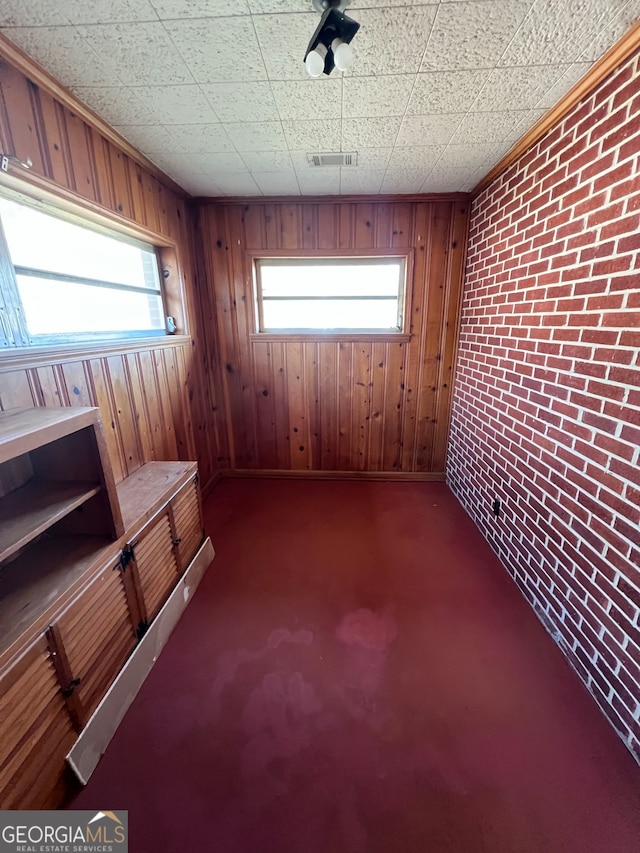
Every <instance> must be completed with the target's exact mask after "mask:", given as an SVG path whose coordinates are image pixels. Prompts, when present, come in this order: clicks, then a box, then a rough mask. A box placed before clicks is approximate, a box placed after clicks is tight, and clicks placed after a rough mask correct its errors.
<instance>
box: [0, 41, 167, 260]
mask: <svg viewBox="0 0 640 853" xmlns="http://www.w3.org/2000/svg"><path fill="white" fill-rule="evenodd" d="M1 35H2V34H1V33H0V36H1ZM0 187H4V188H5V189H6V190H8V191H9V193H12V194H15V195H16V196H17V197H20V196H21V197H22V198H23V199H25V200H26V199H31V200H32V201H34V202H37V203H40V202H41V203H43V204H45V205H46V206H47V207H49V208H56V209H58V210H60V211H62V212H63V213H64V214H66V216H67V218H69V219H71V221H76V222H77V224H78V225H85V226H86V223H87V222H92V223H93V224H94V225H97V226H99V227H101V228H102V229H105V228H106V227H108V228H113V230H114V231H118V232H120V233H121V234H125V235H126V236H128V237H132V238H133V239H134V240H141V241H143V242H147V243H152V244H153V245H154V246H159V247H161V248H168V249H173V250H174V251H177V247H178V244H177V243H176V241H175V240H173V239H172V238H171V237H168V236H167V235H166V234H161V233H160V232H159V231H152V230H151V229H150V228H147V227H146V226H144V225H142V224H140V223H138V222H136V221H135V220H133V219H127V218H125V217H124V216H123V215H122V214H118V213H116V212H115V211H112V210H109V209H108V208H106V207H102V205H100V204H98V203H97V202H95V201H90V200H89V199H87V198H84V197H83V196H81V195H78V193H75V192H74V191H73V190H70V189H67V188H66V187H63V186H61V185H60V184H56V183H55V182H54V181H52V180H50V179H49V178H46V177H44V175H38V174H37V173H36V172H28V171H27V170H26V169H21V170H20V171H19V172H14V173H12V172H0ZM7 194H8V193H7ZM45 212H49V213H51V210H49V211H46V210H45ZM80 214H82V215H80Z"/></svg>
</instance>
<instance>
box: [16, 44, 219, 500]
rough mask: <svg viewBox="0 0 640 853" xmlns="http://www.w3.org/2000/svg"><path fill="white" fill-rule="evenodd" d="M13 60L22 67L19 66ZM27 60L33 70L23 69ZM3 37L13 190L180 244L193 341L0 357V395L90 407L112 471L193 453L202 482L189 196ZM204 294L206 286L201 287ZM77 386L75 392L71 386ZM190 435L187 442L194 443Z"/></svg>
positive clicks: (205, 364) (211, 463) (202, 408)
mask: <svg viewBox="0 0 640 853" xmlns="http://www.w3.org/2000/svg"><path fill="white" fill-rule="evenodd" d="M18 66H19V67H18ZM31 66H32V70H29V69H30V68H31ZM61 91H62V90H61V87H60V86H59V84H56V83H55V81H53V80H51V78H48V77H47V75H46V74H44V72H42V69H39V68H38V67H37V66H35V65H33V64H31V65H30V61H29V60H27V59H26V58H25V57H24V55H23V54H21V53H20V51H18V50H17V49H16V48H15V47H14V46H12V45H11V44H10V43H9V42H7V41H6V39H2V38H1V37H0V152H1V153H3V154H7V155H13V156H15V157H16V158H17V159H18V160H20V161H25V160H27V158H29V159H30V160H31V161H32V164H33V165H32V167H31V169H30V170H29V172H25V171H24V170H23V169H21V167H20V166H17V165H15V163H12V164H11V168H10V172H11V174H10V175H9V176H8V177H6V176H5V177H2V178H0V180H2V181H5V182H9V183H10V185H11V186H12V187H13V188H16V187H17V188H20V184H21V182H23V183H24V188H25V192H28V191H29V187H33V186H36V187H37V188H38V189H44V190H47V191H50V192H53V194H54V195H56V196H58V197H60V198H64V199H65V200H66V202H67V203H69V201H71V202H73V201H77V202H79V203H80V204H81V205H84V207H86V208H87V209H88V210H89V211H91V212H93V213H96V212H97V213H104V214H105V215H108V216H110V217H111V219H113V218H114V215H115V217H116V218H117V219H118V220H119V221H121V222H122V223H125V224H127V223H128V224H129V225H130V224H132V223H134V224H135V225H137V226H141V227H142V228H145V229H148V230H149V231H151V232H154V233H156V234H159V235H163V236H165V237H166V238H167V242H171V243H173V244H175V246H176V247H177V263H176V264H175V268H172V269H171V273H172V275H177V277H178V279H179V280H178V281H177V282H176V281H174V282H173V290H172V292H173V293H174V294H179V293H180V292H182V293H183V294H184V301H185V302H186V314H185V320H186V322H185V328H184V329H183V330H181V331H188V332H189V334H190V335H191V337H192V340H189V339H187V338H182V341H179V340H178V339H176V340H175V346H171V345H169V346H162V347H161V348H158V349H149V348H146V349H145V347H144V343H142V344H141V345H140V346H139V347H138V348H137V351H132V350H131V348H122V351H117V350H116V351H114V350H113V348H112V347H109V348H106V347H105V348H104V357H100V356H101V355H102V353H100V352H97V353H96V352H95V351H94V352H93V353H92V354H91V357H87V358H76V357H75V356H69V357H66V358H58V357H57V356H56V353H55V352H54V353H53V354H50V357H49V363H46V362H43V361H42V358H41V356H39V355H38V353H37V352H36V351H35V350H34V353H33V358H32V359H30V358H27V359H26V360H24V359H23V360H22V361H20V363H19V364H16V363H15V354H12V353H10V352H6V351H5V352H4V353H0V401H1V405H2V407H3V408H7V407H9V406H17V405H51V404H54V405H55V404H58V405H69V404H73V403H78V404H81V405H93V404H95V405H99V406H100V408H101V410H102V417H103V420H104V423H105V427H106V432H107V435H108V436H109V441H110V449H111V455H112V457H113V463H114V467H115V470H116V476H117V477H118V479H120V478H121V477H123V476H125V475H126V474H127V473H131V471H132V470H135V468H136V467H137V466H138V465H140V464H142V463H143V462H145V461H147V460H149V459H169V460H171V459H177V458H183V459H186V458H193V457H194V454H195V453H196V449H197V459H198V462H199V466H200V472H201V478H202V482H203V484H204V486H205V487H206V485H207V483H208V482H210V481H211V479H212V478H213V477H214V475H215V473H216V471H217V470H218V467H219V465H218V462H217V455H218V451H217V447H216V443H215V429H216V427H217V424H214V410H215V409H216V404H215V401H214V395H215V387H216V381H217V380H216V378H215V377H216V375H217V369H216V368H215V365H214V364H213V362H212V360H211V359H210V357H209V354H208V349H207V341H206V339H205V337H204V335H203V325H202V319H201V318H202V317H203V316H204V312H203V310H202V308H201V305H200V296H199V288H198V284H197V280H196V278H197V270H196V265H195V262H194V261H195V258H194V244H193V239H194V234H193V218H192V212H191V209H190V199H189V197H188V196H187V195H186V193H182V192H181V191H180V189H179V188H178V187H177V186H176V185H174V184H172V182H171V181H170V180H169V179H167V178H163V176H162V175H161V173H159V171H158V170H157V169H155V168H154V167H153V166H152V165H151V164H145V161H144V158H142V157H141V156H140V157H136V156H135V152H134V151H133V150H132V149H131V147H130V146H127V145H126V144H124V143H123V144H122V145H121V146H120V145H118V144H116V142H117V137H115V134H113V132H111V133H110V132H109V129H108V128H106V126H105V125H104V124H103V123H101V122H99V121H95V122H94V121H91V116H90V114H89V115H88V111H87V110H86V109H81V108H80V105H79V104H78V103H77V102H75V101H74V99H73V97H72V96H67V95H65V93H64V91H62V94H60V92H61ZM202 290H203V291H204V292H205V293H206V288H202ZM76 389H77V390H76ZM194 437H195V442H194Z"/></svg>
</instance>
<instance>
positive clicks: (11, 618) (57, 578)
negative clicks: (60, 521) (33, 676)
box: [0, 535, 118, 658]
mask: <svg viewBox="0 0 640 853" xmlns="http://www.w3.org/2000/svg"><path fill="white" fill-rule="evenodd" d="M109 552H111V553H112V554H113V559H114V563H115V561H116V559H117V557H118V550H117V548H115V547H114V545H113V543H112V542H109V540H108V539H107V538H106V537H102V536H55V537H52V536H48V535H45V536H44V537H43V538H42V539H40V541H38V542H36V543H34V544H33V545H32V546H31V547H30V548H29V549H28V550H27V551H25V552H24V553H23V554H21V555H20V556H19V557H18V558H17V559H16V560H14V561H13V562H12V563H9V564H8V565H6V566H3V567H2V568H1V569H0V658H1V657H2V655H3V653H4V652H5V651H6V650H7V649H8V648H9V647H10V646H11V644H12V643H13V642H14V641H15V640H17V639H19V638H20V636H21V635H22V634H23V633H24V632H25V631H26V630H28V629H30V628H33V627H35V626H41V627H46V619H47V617H48V615H49V613H50V611H51V609H52V608H55V609H59V608H60V604H61V600H63V599H64V598H68V596H69V595H70V594H71V593H72V592H73V591H74V590H76V589H77V588H78V587H79V586H80V585H81V583H82V581H83V579H85V580H86V579H88V578H89V577H91V570H92V569H93V568H95V567H96V566H98V565H101V564H104V562H105V561H106V560H107V559H108V557H109ZM85 575H86V578H85Z"/></svg>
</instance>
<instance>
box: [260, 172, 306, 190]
mask: <svg viewBox="0 0 640 853" xmlns="http://www.w3.org/2000/svg"><path fill="white" fill-rule="evenodd" d="M251 177H252V178H253V180H254V181H255V182H256V184H257V185H258V189H259V190H260V192H262V193H264V195H300V187H299V186H298V180H297V178H296V173H295V172H294V171H293V169H291V170H289V171H287V172H252V173H251Z"/></svg>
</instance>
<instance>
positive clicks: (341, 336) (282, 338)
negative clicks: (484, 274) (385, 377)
mask: <svg viewBox="0 0 640 853" xmlns="http://www.w3.org/2000/svg"><path fill="white" fill-rule="evenodd" d="M249 339H250V340H251V343H252V344H256V343H261V342H262V343H296V342H305V341H308V342H310V343H349V342H356V343H357V342H367V343H369V342H370V343H394V344H408V343H409V342H410V341H411V335H409V334H406V333H405V332H366V331H365V332H322V331H318V332H295V331H293V332H254V333H253V334H251V335H249Z"/></svg>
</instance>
